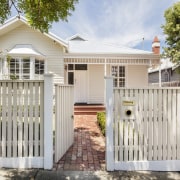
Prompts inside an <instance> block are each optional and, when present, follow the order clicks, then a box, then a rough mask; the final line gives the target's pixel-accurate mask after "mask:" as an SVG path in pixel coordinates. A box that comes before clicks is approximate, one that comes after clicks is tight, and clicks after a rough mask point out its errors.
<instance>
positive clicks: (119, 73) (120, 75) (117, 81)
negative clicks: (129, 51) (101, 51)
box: [111, 66, 125, 87]
mask: <svg viewBox="0 0 180 180" xmlns="http://www.w3.org/2000/svg"><path fill="white" fill-rule="evenodd" d="M111 74H112V76H113V77H114V81H113V85H114V87H125V67H124V66H112V67H111Z"/></svg>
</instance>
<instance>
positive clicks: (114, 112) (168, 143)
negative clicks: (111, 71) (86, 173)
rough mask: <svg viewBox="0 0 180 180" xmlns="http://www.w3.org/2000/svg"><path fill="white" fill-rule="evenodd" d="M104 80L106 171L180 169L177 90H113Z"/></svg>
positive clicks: (179, 97)
mask: <svg viewBox="0 0 180 180" xmlns="http://www.w3.org/2000/svg"><path fill="white" fill-rule="evenodd" d="M112 81H113V80H112V78H107V82H106V85H107V87H106V91H107V92H106V93H107V96H106V97H107V99H106V100H107V101H106V105H107V124H106V125H107V126H106V136H107V137H106V142H107V144H106V152H107V154H106V155H107V156H106V158H107V170H110V171H113V170H154V171H179V170H180V113H179V112H180V111H179V109H180V88H147V89H126V88H124V89H113V82H112Z"/></svg>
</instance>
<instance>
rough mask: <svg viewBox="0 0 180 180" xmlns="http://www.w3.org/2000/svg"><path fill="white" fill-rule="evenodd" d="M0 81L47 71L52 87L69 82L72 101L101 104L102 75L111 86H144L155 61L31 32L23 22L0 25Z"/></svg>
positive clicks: (132, 51)
mask: <svg viewBox="0 0 180 180" xmlns="http://www.w3.org/2000/svg"><path fill="white" fill-rule="evenodd" d="M0 50H1V54H0V78H1V79H41V78H42V77H43V74H44V73H53V74H54V82H55V83H65V84H73V85H74V87H75V94H74V95H75V96H74V97H75V99H74V100H75V102H76V103H88V104H103V103H104V99H105V96H104V94H105V82H104V77H105V76H113V78H114V87H129V88H130V87H134V88H135V87H147V86H148V68H149V67H150V66H151V65H152V64H158V63H159V55H158V54H155V53H153V52H148V51H142V50H136V49H132V48H125V47H121V46H114V45H111V44H105V43H101V42H97V41H89V40H86V39H84V38H82V37H81V36H79V35H75V36H73V37H71V38H69V39H68V40H62V39H61V38H59V37H57V36H55V35H53V34H51V33H48V34H46V33H44V34H43V33H41V32H39V31H37V30H34V29H33V28H31V27H30V26H29V25H28V24H27V22H26V20H25V19H24V18H20V19H19V18H16V17H14V18H12V19H11V20H9V21H7V22H6V23H5V24H3V25H2V26H1V27H0Z"/></svg>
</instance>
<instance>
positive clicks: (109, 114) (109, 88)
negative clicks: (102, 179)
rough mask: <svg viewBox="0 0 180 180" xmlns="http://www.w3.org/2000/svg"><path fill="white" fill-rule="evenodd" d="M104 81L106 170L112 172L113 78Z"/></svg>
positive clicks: (106, 78)
mask: <svg viewBox="0 0 180 180" xmlns="http://www.w3.org/2000/svg"><path fill="white" fill-rule="evenodd" d="M105 80H106V168H107V171H113V170H114V148H113V145H114V140H113V133H114V132H113V78H112V77H105Z"/></svg>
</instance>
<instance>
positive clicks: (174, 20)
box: [162, 2, 180, 64]
mask: <svg viewBox="0 0 180 180" xmlns="http://www.w3.org/2000/svg"><path fill="white" fill-rule="evenodd" d="M164 17H165V24H164V25H162V29H163V32H164V34H165V35H166V44H167V47H164V52H163V56H164V57H168V58H170V59H171V61H172V62H175V63H178V64H179V63H180V2H177V3H175V4H174V5H173V6H172V7H170V8H168V9H167V10H166V11H165V13H164Z"/></svg>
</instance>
